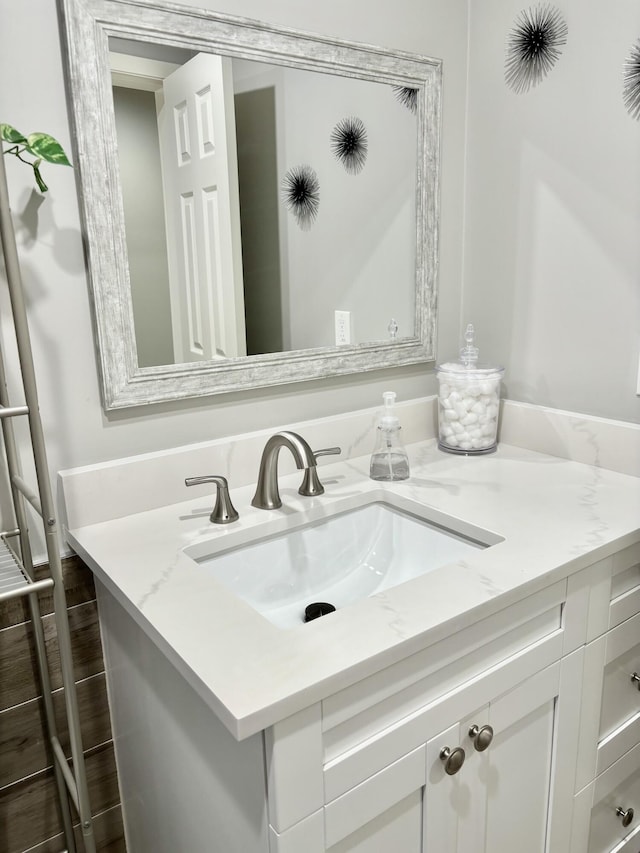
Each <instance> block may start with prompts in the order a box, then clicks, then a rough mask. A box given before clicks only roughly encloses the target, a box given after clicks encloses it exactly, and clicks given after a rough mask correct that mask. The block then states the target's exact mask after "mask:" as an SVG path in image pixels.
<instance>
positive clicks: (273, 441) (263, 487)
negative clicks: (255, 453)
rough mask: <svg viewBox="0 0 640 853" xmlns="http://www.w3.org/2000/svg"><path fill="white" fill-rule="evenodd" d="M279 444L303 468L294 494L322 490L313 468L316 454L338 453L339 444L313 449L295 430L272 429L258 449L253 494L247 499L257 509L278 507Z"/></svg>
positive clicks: (309, 495)
mask: <svg viewBox="0 0 640 853" xmlns="http://www.w3.org/2000/svg"><path fill="white" fill-rule="evenodd" d="M282 447H288V448H289V450H290V451H291V453H292V454H293V458H294V460H295V463H296V466H297V467H298V468H299V469H304V472H305V473H304V477H303V480H302V484H301V486H300V488H299V489H298V493H299V494H301V495H305V496H307V497H313V496H314V495H321V494H323V493H324V486H323V485H322V483H321V482H320V480H319V478H318V473H317V471H316V457H318V456H328V455H335V454H338V453H340V448H339V447H327V448H324V449H323V450H317V451H315V452H314V451H313V450H312V449H311V448H310V447H309V445H308V444H307V442H306V441H305V440H304V438H302V436H301V435H298V434H297V433H296V432H289V431H287V430H285V431H283V432H276V433H275V434H274V435H272V436H271V437H270V438H269V439H268V440H267V443H266V444H265V446H264V450H263V451H262V458H261V460H260V470H259V472H258V483H257V486H256V493H255V495H254V496H253V500H252V501H251V505H252V506H255V507H258V509H278V508H279V507H281V506H282V500H281V498H280V491H279V489H278V456H279V453H280V449H281V448H282Z"/></svg>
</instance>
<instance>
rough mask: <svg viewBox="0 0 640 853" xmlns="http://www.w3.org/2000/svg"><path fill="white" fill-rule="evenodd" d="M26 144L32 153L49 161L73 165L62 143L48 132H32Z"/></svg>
mask: <svg viewBox="0 0 640 853" xmlns="http://www.w3.org/2000/svg"><path fill="white" fill-rule="evenodd" d="M26 144H27V148H28V150H29V151H30V152H31V153H32V154H34V155H35V156H36V157H41V158H42V159H43V160H46V161H47V162H48V163H57V164H58V165H60V166H70V165H71V163H70V162H69V160H68V159H67V155H66V154H65V153H64V150H63V148H62V145H60V143H59V142H58V141H57V140H56V139H54V138H53V136H49V134H48V133H30V134H29V136H28V137H27V140H26Z"/></svg>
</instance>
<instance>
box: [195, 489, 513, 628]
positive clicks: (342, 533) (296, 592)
mask: <svg viewBox="0 0 640 853" xmlns="http://www.w3.org/2000/svg"><path fill="white" fill-rule="evenodd" d="M434 515H435V514H434ZM450 521H451V522H452V524H453V525H455V527H449V525H448V524H446V526H444V525H443V524H442V521H441V520H440V519H438V521H435V522H434V521H433V520H429V519H428V518H425V517H419V516H417V515H415V514H413V513H410V512H407V511H404V510H401V509H399V508H398V507H396V506H392V505H390V504H389V503H387V502H383V501H380V500H376V501H375V502H371V503H368V504H366V505H365V506H361V507H358V508H356V509H351V510H348V511H345V512H341V513H338V514H335V515H333V516H330V517H325V518H322V519H320V520H316V521H311V522H308V523H306V524H304V525H303V526H301V527H298V528H296V529H292V530H288V531H287V532H285V533H280V534H276V535H273V536H270V537H269V538H265V539H262V540H260V541H256V542H253V543H250V544H247V545H242V546H239V547H237V548H235V549H230V550H228V551H224V552H222V553H218V554H213V555H211V553H207V549H206V545H204V547H203V544H202V543H200V544H199V545H193V546H190V547H188V548H186V549H185V553H186V554H187V556H189V557H191V558H192V559H193V560H195V562H197V563H198V564H199V565H200V566H201V568H202V569H203V570H205V571H207V572H210V573H211V574H212V575H213V576H214V577H215V579H216V580H218V581H219V582H220V583H221V584H223V585H224V586H225V587H227V588H228V589H229V590H231V591H232V592H233V593H234V594H235V595H237V596H238V597H239V598H241V599H243V600H244V601H246V602H247V603H248V604H249V605H251V607H253V608H254V609H255V610H257V611H258V612H259V613H261V614H262V615H263V616H264V617H265V618H266V619H268V620H269V621H271V622H272V623H273V624H274V625H277V626H278V627H280V628H293V627H295V626H297V625H300V624H301V623H302V622H304V621H305V610H306V608H307V606H308V605H311V604H314V603H328V604H330V605H332V606H333V607H335V608H336V609H339V608H342V607H345V606H346V605H349V604H353V603H355V602H357V601H360V600H361V599H363V598H367V597H368V596H371V595H374V594H375V593H378V592H382V591H383V590H386V589H390V588H391V587H394V586H397V585H398V584H401V583H404V582H405V581H408V580H411V579H413V578H416V577H419V576H420V575H424V574H426V573H428V572H431V571H433V570H434V569H438V568H440V567H442V566H444V565H447V564H448V563H452V562H456V561H457V560H460V559H462V558H464V557H465V556H467V555H468V554H470V553H472V552H475V551H477V550H478V549H482V548H486V547H488V546H489V545H492V544H495V543H496V542H498V541H500V538H499V537H496V536H495V535H493V534H491V533H488V532H486V531H481V530H479V529H477V528H473V527H471V526H470V525H463V524H461V523H460V522H458V521H457V520H455V519H451V520H450ZM461 529H464V533H463V532H461ZM325 618H326V617H325Z"/></svg>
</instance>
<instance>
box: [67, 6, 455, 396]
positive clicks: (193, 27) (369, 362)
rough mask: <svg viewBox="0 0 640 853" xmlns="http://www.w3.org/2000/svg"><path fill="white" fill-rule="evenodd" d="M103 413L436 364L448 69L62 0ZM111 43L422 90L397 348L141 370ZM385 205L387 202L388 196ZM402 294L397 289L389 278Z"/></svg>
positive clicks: (274, 31) (371, 51)
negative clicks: (409, 262)
mask: <svg viewBox="0 0 640 853" xmlns="http://www.w3.org/2000/svg"><path fill="white" fill-rule="evenodd" d="M58 2H59V10H60V15H61V32H62V35H63V40H64V46H65V54H66V61H67V82H68V88H69V96H70V100H71V107H72V114H73V124H74V142H75V165H76V168H77V169H78V171H79V188H80V189H79V191H80V202H81V210H82V216H83V220H84V230H85V239H86V252H87V260H88V268H89V278H90V285H91V289H92V295H93V311H94V327H95V335H96V341H97V344H96V346H97V352H98V359H99V364H100V369H101V379H102V394H103V405H104V407H105V409H107V410H111V409H119V408H124V407H128V406H139V405H146V404H149V403H155V402H162V401H169V400H176V399H180V398H188V397H198V396H205V395H211V394H219V393H223V392H230V391H239V390H246V389H251V388H257V387H262V386H268V385H279V384H283V383H288V382H298V381H301V380H309V379H317V378H321V377H326V376H333V375H340V374H349V373H357V372H360V371H366V370H375V369H379V368H385V367H393V366H398V365H406V364H415V363H418V362H424V361H430V360H433V358H434V354H435V311H436V282H437V271H438V191H439V144H440V101H441V62H440V60H436V59H430V58H426V57H420V56H416V55H412V54H407V53H399V52H395V51H393V52H392V51H389V50H386V49H383V48H379V47H372V46H369V45H360V44H356V43H347V42H344V41H337V40H335V39H330V38H325V37H321V36H316V35H311V34H308V33H302V32H296V31H294V30H287V29H280V28H275V27H271V26H268V25H265V24H263V23H260V22H257V21H252V20H248V19H240V18H233V17H230V16H226V15H225V16H223V15H219V14H213V13H210V12H206V11H201V10H196V9H190V8H187V7H185V6H178V5H176V4H169V3H162V4H161V3H154V4H149V3H147V2H140V0H58ZM109 37H119V38H123V39H129V40H134V41H135V40H140V41H153V42H156V43H158V44H163V45H170V46H174V47H182V48H188V49H190V50H200V51H205V52H216V53H219V54H221V55H225V56H230V57H239V58H243V59H254V60H264V61H269V62H271V63H276V64H281V65H284V66H292V67H295V68H302V69H307V70H312V71H321V72H322V71H326V72H327V73H330V74H335V75H341V76H346V77H354V78H359V79H363V80H371V81H377V82H380V83H386V84H390V85H396V86H405V87H411V88H415V89H416V90H417V133H418V141H417V175H416V181H417V199H416V289H415V329H414V335H413V336H412V337H406V338H401V339H399V340H397V341H389V342H373V343H364V344H357V345H353V346H340V347H321V348H316V349H309V350H296V351H292V352H282V353H271V354H267V355H257V356H248V357H242V358H230V359H224V360H216V361H208V362H201V363H197V364H174V365H163V366H159V367H145V368H140V367H139V366H138V360H137V353H136V341H135V332H134V322H133V308H132V299H131V290H130V283H129V268H128V263H127V244H126V239H125V228H124V214H123V209H122V193H121V186H120V174H119V168H118V161H117V146H116V131H115V121H114V112H113V98H112V93H111V75H110V66H109ZM381 203H384V200H383V199H381ZM389 286H390V287H393V282H389Z"/></svg>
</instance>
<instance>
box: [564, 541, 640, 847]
mask: <svg viewBox="0 0 640 853" xmlns="http://www.w3.org/2000/svg"><path fill="white" fill-rule="evenodd" d="M589 573H591V575H592V578H593V582H592V583H591V600H590V608H589V620H588V628H587V639H588V641H589V642H588V643H587V646H586V649H585V672H584V685H585V686H584V695H583V705H582V713H581V721H580V749H579V760H578V766H577V773H576V797H575V808H574V811H573V839H572V847H571V853H583V851H588V853H610V852H611V851H614V850H615V851H616V853H622V851H631V850H633V853H637V851H638V849H640V689H639V687H640V544H636V545H632V546H630V547H628V548H625V549H624V550H622V551H620V552H619V553H617V554H615V555H614V556H613V557H612V558H610V559H609V560H606V561H604V562H603V564H601V565H599V566H594V567H592V568H591V569H589V570H587V574H589Z"/></svg>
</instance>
